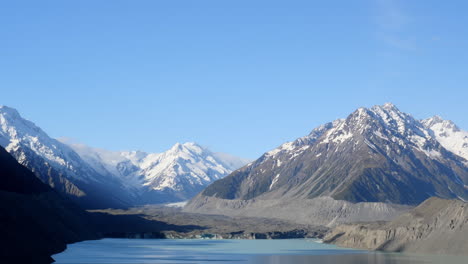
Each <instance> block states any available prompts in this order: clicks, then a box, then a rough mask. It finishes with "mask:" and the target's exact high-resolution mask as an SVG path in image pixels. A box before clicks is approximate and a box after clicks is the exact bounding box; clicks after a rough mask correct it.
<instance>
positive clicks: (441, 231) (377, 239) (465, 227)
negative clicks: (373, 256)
mask: <svg viewBox="0 0 468 264" xmlns="http://www.w3.org/2000/svg"><path fill="white" fill-rule="evenodd" d="M467 238H468V203H465V202H462V201H457V200H445V199H440V198H430V199H428V200H426V201H425V202H424V203H422V204H421V205H419V206H418V207H416V208H414V209H413V210H411V211H409V212H407V213H404V214H402V215H401V216H399V217H398V218H396V219H395V220H393V221H391V222H375V223H361V224H348V225H341V226H338V227H336V228H334V229H333V230H332V231H331V232H330V233H328V234H327V235H326V236H325V238H324V241H325V242H326V243H333V244H336V245H339V246H343V247H351V248H361V249H371V250H382V251H396V252H401V251H404V252H418V253H431V254H458V255H468V239H467Z"/></svg>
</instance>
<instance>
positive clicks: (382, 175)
mask: <svg viewBox="0 0 468 264" xmlns="http://www.w3.org/2000/svg"><path fill="white" fill-rule="evenodd" d="M467 142H468V133H467V132H465V131H462V130H460V129H459V128H458V127H457V126H456V125H455V124H454V123H453V122H451V121H447V120H443V119H441V118H440V117H437V116H436V117H432V118H429V119H426V120H417V119H415V118H413V117H412V116H411V115H410V114H407V113H404V112H401V111H400V110H399V109H398V108H397V107H396V106H395V105H393V104H391V103H387V104H385V105H382V106H374V107H372V108H359V109H357V110H356V111H354V112H353V113H351V114H350V115H349V116H348V117H347V118H345V119H338V120H335V121H333V122H330V123H327V124H324V125H321V126H319V127H317V128H315V129H314V130H312V132H311V133H310V134H309V135H307V136H305V137H301V138H299V139H297V140H295V141H292V142H288V143H285V144H283V145H281V146H279V147H278V148H276V149H274V150H272V151H269V152H267V153H265V154H264V155H262V156H261V157H260V158H259V159H257V160H255V161H253V162H252V163H249V164H248V165H246V166H244V167H243V168H241V169H239V170H236V171H234V172H233V173H231V174H230V175H229V176H227V177H225V178H223V179H221V180H218V181H216V182H214V183H213V184H211V185H210V186H208V187H207V188H206V189H205V190H203V191H202V192H201V193H200V194H199V195H197V196H196V197H195V198H194V199H192V200H191V201H190V202H189V204H188V205H187V206H186V208H185V210H186V211H189V212H205V213H218V214H236V215H239V214H247V215H248V216H256V215H257V212H260V211H262V212H265V211H268V212H269V214H270V215H271V216H277V217H279V218H288V219H289V218H291V219H294V218H296V220H297V218H298V213H300V214H301V215H304V214H305V212H304V210H305V211H309V212H310V213H309V214H306V215H304V217H315V219H322V218H323V217H322V216H323V215H324V214H327V217H325V219H324V220H323V221H322V223H323V224H330V223H331V222H333V221H335V220H336V219H335V217H337V219H339V218H340V214H341V213H338V214H329V211H327V210H325V212H324V213H322V214H321V215H320V217H318V216H317V211H320V210H319V209H318V207H320V208H323V207H324V204H327V203H329V204H335V205H334V207H333V208H335V212H343V210H344V211H346V212H347V213H348V214H349V213H350V212H349V210H351V209H349V207H348V204H347V202H351V203H353V204H359V203H371V204H372V203H373V204H374V206H371V205H369V208H370V209H369V210H367V211H369V213H370V214H373V213H371V212H370V211H374V212H376V211H377V212H378V211H379V210H381V208H382V207H381V206H377V205H378V204H385V206H392V205H394V204H400V205H408V206H414V205H417V204H419V203H421V202H422V201H424V200H426V199H427V198H429V197H432V196H436V197H441V198H448V199H460V200H463V201H466V200H468V155H467V153H468V152H467V151H468V143H467ZM327 197H328V198H330V199H324V198H327ZM317 199H318V200H320V201H321V202H316V203H313V202H311V201H314V200H315V201H318V200H317ZM326 201H329V202H326ZM335 201H340V202H339V203H340V205H336V202H335ZM311 203H313V204H316V206H314V205H312V204H311ZM297 204H303V205H304V206H305V207H304V206H296V205H297ZM306 205H307V206H306ZM291 207H294V208H296V209H295V210H292V209H291ZM325 207H327V206H325ZM232 208H236V209H233V210H231V209H232ZM254 208H255V209H254ZM265 208H268V210H266V209H265ZM301 208H307V209H302V210H303V211H301ZM262 209H263V210H262ZM387 209H388V208H387ZM387 209H385V210H384V211H386V213H385V214H382V220H385V219H386V218H387V216H388V210H387ZM351 211H352V212H351V214H357V211H355V210H351ZM390 211H391V210H390ZM360 214H362V212H361V213H360ZM364 215H367V213H366V214H364ZM348 218H349V217H348ZM374 218H375V219H376V220H379V219H380V218H379V217H374ZM344 220H345V221H346V219H344ZM357 220H359V219H357ZM335 222H336V221H335ZM335 222H333V223H335Z"/></svg>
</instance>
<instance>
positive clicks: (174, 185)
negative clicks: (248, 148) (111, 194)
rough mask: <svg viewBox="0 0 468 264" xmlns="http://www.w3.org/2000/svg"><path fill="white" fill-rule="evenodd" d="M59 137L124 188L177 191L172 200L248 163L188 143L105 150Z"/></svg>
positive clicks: (189, 193) (143, 190) (190, 193)
mask: <svg viewBox="0 0 468 264" xmlns="http://www.w3.org/2000/svg"><path fill="white" fill-rule="evenodd" d="M60 140H61V141H62V142H64V143H65V144H68V145H69V146H70V147H71V148H73V149H74V150H75V151H76V152H77V153H78V154H79V155H80V156H81V157H82V158H83V159H84V160H86V162H87V163H88V164H90V165H91V166H93V168H94V169H95V170H97V171H100V172H102V173H111V174H112V175H114V176H115V177H118V178H120V179H121V180H122V181H123V182H124V183H125V184H126V185H127V187H131V188H133V189H135V190H139V191H138V192H140V193H141V192H148V191H149V192H151V191H156V193H161V192H165V193H168V194H167V195H170V194H171V193H177V195H176V196H177V197H178V199H175V200H181V199H188V198H191V197H192V196H193V195H195V194H196V193H197V192H198V191H200V190H201V189H202V188H204V187H205V186H207V185H208V184H210V183H211V182H213V181H215V180H217V179H220V178H222V177H224V176H226V175H228V174H229V173H231V172H232V171H233V170H235V169H238V168H240V167H241V166H243V165H245V164H246V163H247V162H248V161H246V160H245V159H241V158H237V157H234V156H231V155H228V154H224V153H214V152H211V151H210V150H208V149H206V148H203V147H201V146H199V145H197V144H196V143H191V142H189V143H184V144H180V143H177V144H175V145H174V146H173V147H171V148H170V149H169V150H167V151H165V152H162V153H145V152H141V151H124V152H117V151H107V150H103V149H97V148H91V147H88V146H86V145H83V144H77V143H73V142H72V141H70V140H68V139H60ZM147 196H148V195H147ZM158 197H160V195H158ZM148 199H150V200H152V199H151V198H148ZM169 200H172V199H169Z"/></svg>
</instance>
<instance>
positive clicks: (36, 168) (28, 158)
mask: <svg viewBox="0 0 468 264" xmlns="http://www.w3.org/2000/svg"><path fill="white" fill-rule="evenodd" d="M0 145H1V146H3V147H4V148H5V149H6V150H7V151H8V152H9V153H10V154H11V155H12V156H13V157H15V158H16V160H18V162H19V163H20V164H22V165H23V166H25V167H27V168H29V169H30V170H31V171H32V172H34V174H35V175H36V176H37V177H38V178H39V179H41V180H42V181H43V182H44V183H47V184H49V185H50V186H51V187H53V188H54V189H56V190H57V191H58V192H61V193H63V194H65V195H67V196H69V197H70V198H72V199H75V200H76V201H77V202H78V203H80V204H81V205H82V206H84V207H86V208H102V207H121V206H126V205H128V202H129V199H130V197H127V194H126V193H122V185H121V184H120V182H119V181H117V180H114V179H113V177H112V176H111V175H110V174H102V173H99V172H98V171H97V170H94V169H93V167H92V166H90V165H88V163H87V162H85V161H84V160H83V159H81V157H80V156H79V155H78V154H77V153H76V152H75V151H74V150H73V149H71V148H70V147H69V146H67V145H65V144H63V143H61V142H59V141H58V140H56V139H53V138H51V137H49V136H48V135H47V134H46V133H45V132H44V131H43V130H42V129H41V128H39V127H38V126H36V125H35V124H34V123H33V122H31V121H28V120H26V119H24V118H22V117H21V115H20V114H19V113H18V111H16V110H15V109H13V108H10V107H7V106H0Z"/></svg>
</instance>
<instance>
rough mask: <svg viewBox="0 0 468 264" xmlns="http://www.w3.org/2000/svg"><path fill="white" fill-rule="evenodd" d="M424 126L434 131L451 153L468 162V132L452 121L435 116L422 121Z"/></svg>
mask: <svg viewBox="0 0 468 264" xmlns="http://www.w3.org/2000/svg"><path fill="white" fill-rule="evenodd" d="M421 122H422V123H423V124H424V126H425V127H426V128H428V129H430V130H432V131H433V133H434V135H435V137H436V139H437V140H438V141H439V142H440V144H442V146H444V148H446V149H447V150H450V151H451V152H453V153H455V154H456V155H458V156H460V157H462V158H464V159H466V160H467V162H468V131H463V130H461V129H460V128H458V127H457V125H455V123H453V122H452V121H450V120H444V119H442V118H441V117H440V116H433V117H431V118H428V119H424V120H422V121H421Z"/></svg>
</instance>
